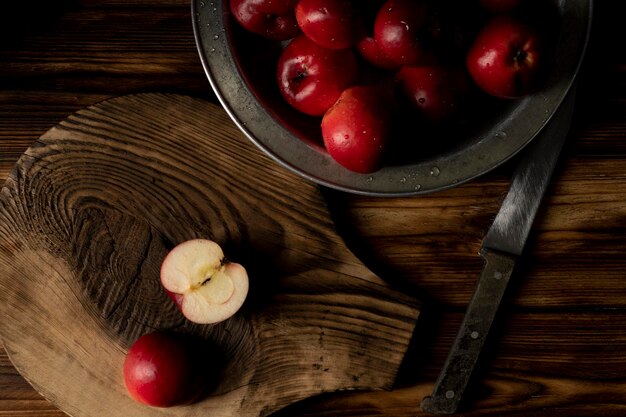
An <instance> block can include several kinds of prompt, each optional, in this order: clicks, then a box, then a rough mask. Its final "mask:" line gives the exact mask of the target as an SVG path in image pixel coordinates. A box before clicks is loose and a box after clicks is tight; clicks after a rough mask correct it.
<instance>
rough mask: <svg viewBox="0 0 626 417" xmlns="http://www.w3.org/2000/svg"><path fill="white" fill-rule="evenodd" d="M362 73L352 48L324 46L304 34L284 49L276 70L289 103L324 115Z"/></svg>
mask: <svg viewBox="0 0 626 417" xmlns="http://www.w3.org/2000/svg"><path fill="white" fill-rule="evenodd" d="M358 75H359V70H358V64H357V61H356V57H355V55H354V52H353V51H352V50H351V49H340V50H333V49H328V48H323V47H321V46H319V45H317V44H316V43H315V42H313V41H312V40H310V39H309V38H307V37H306V36H304V35H300V36H299V37H297V38H295V39H294V40H292V41H291V42H290V43H289V45H287V47H286V48H285V49H284V50H283V52H282V54H281V55H280V57H279V59H278V67H277V73H276V76H277V79H278V87H279V90H280V92H281V94H282V96H283V98H284V99H285V100H286V101H287V103H289V104H290V105H291V106H293V107H294V108H295V109H297V110H299V111H301V112H302V113H305V114H308V115H311V116H322V115H323V114H324V113H325V112H326V111H327V110H328V109H329V108H330V107H331V106H332V105H333V104H334V103H335V101H337V99H338V98H339V96H340V95H341V93H342V92H343V91H344V90H345V89H346V88H348V87H350V86H351V85H353V84H354V83H355V82H356V81H357V79H358Z"/></svg>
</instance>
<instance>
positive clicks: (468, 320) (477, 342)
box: [422, 249, 516, 414]
mask: <svg viewBox="0 0 626 417" xmlns="http://www.w3.org/2000/svg"><path fill="white" fill-rule="evenodd" d="M481 256H482V257H483V258H484V259H485V267H484V268H483V271H482V274H481V275H480V278H479V279H478V283H477V285H476V289H475V290H474V295H473V296H472V301H471V302H470V304H469V306H468V309H467V311H466V312H465V316H464V318H463V322H462V323H461V327H460V329H459V332H458V333H457V336H456V339H455V341H454V345H453V347H452V349H451V350H450V354H449V356H448V358H447V359H446V363H445V365H444V367H443V369H444V370H443V372H442V373H441V374H440V375H439V379H438V380H437V382H436V383H435V388H434V390H433V393H432V395H431V396H429V397H426V398H424V400H423V401H422V410H424V411H426V412H428V413H433V414H452V413H454V412H456V410H457V408H458V406H459V402H460V401H461V397H462V395H463V391H464V390H465V387H466V386H467V382H468V380H469V378H470V377H471V374H472V370H473V369H474V365H475V364H476V361H477V359H478V356H479V352H480V350H481V348H482V346H483V343H484V342H485V338H486V337H487V334H488V333H489V328H490V327H491V324H492V322H493V318H494V317H495V315H496V311H497V310H498V306H499V305H500V301H502V296H503V294H504V292H505V291H504V289H505V288H506V286H507V283H508V281H509V278H510V277H511V273H512V272H513V267H514V266H515V260H516V258H515V257H513V256H510V255H507V254H503V253H498V252H495V251H492V250H489V249H483V251H482V253H481Z"/></svg>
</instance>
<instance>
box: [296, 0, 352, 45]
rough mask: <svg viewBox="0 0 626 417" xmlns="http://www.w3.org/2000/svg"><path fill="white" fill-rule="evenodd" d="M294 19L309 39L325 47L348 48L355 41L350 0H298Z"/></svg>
mask: <svg viewBox="0 0 626 417" xmlns="http://www.w3.org/2000/svg"><path fill="white" fill-rule="evenodd" d="M296 20H297V21H298V25H300V28H301V29H302V32H304V34H305V35H306V36H307V37H308V38H309V39H311V40H312V41H313V42H315V43H316V44H318V45H320V46H323V47H325V48H330V49H343V48H349V47H351V46H352V45H353V44H354V43H355V41H356V23H355V16H354V11H353V7H352V2H351V1H350V0H300V1H299V2H298V5H297V6H296Z"/></svg>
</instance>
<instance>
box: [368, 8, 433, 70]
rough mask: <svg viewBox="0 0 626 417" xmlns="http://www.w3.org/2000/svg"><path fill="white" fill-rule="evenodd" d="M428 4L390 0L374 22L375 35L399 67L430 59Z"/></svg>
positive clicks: (390, 59)
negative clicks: (426, 43)
mask: <svg viewBox="0 0 626 417" xmlns="http://www.w3.org/2000/svg"><path fill="white" fill-rule="evenodd" d="M427 23H428V7H427V5H426V3H425V2H424V1H422V0H388V1H387V2H385V3H384V4H383V5H382V7H381V8H380V11H379V12H378V15H377V16H376V20H375V22H374V39H375V40H376V45H378V47H379V48H380V50H381V51H382V53H383V54H384V55H385V56H386V57H387V59H388V60H389V61H391V62H392V63H393V64H394V65H395V66H396V67H400V66H404V65H421V64H424V63H427V62H431V61H432V59H433V56H432V53H431V52H430V51H429V50H428V48H426V47H425V38H426V37H427V36H428V35H427V33H426V32H427V30H428V27H427Z"/></svg>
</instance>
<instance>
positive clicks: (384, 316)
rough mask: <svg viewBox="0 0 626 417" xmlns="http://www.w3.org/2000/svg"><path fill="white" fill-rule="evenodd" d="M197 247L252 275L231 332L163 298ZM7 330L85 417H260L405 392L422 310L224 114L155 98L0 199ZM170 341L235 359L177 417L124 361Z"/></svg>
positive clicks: (79, 134)
mask: <svg viewBox="0 0 626 417" xmlns="http://www.w3.org/2000/svg"><path fill="white" fill-rule="evenodd" d="M196 237H204V238H209V239H213V240H215V241H217V242H218V243H220V244H221V245H222V247H223V248H224V251H225V253H226V254H227V256H228V257H229V259H231V260H233V261H235V262H239V263H242V264H243V265H245V266H246V268H247V269H248V272H249V275H250V281H251V282H250V294H249V297H248V299H247V301H246V304H245V305H244V308H243V309H242V310H241V311H240V312H239V313H238V314H237V315H236V316H234V317H233V318H231V319H229V320H227V321H226V322H223V323H221V324H218V325H213V326H200V325H193V324H191V323H190V322H188V321H186V320H185V319H184V317H183V316H182V315H181V314H180V313H179V312H178V310H177V309H176V308H175V306H174V305H173V303H172V302H171V301H170V300H169V299H168V298H167V296H166V294H165V293H164V291H163V290H162V289H161V288H160V285H159V268H160V264H161V261H162V260H163V258H164V256H165V255H166V253H167V252H168V250H169V249H171V248H172V247H173V246H174V245H176V244H177V243H179V242H182V241H184V240H187V239H191V238H196ZM0 315H1V317H2V320H1V321H0V334H1V336H2V338H3V341H4V344H5V348H6V350H7V351H8V352H9V354H10V357H11V359H12V361H13V363H14V364H15V366H16V367H17V368H18V370H19V371H20V372H21V373H22V375H23V376H24V377H25V378H26V379H27V380H28V381H29V382H30V383H31V384H32V385H33V386H34V387H35V388H36V389H37V390H38V391H39V392H41V393H42V394H43V395H44V396H45V397H47V398H48V399H50V400H51V401H53V402H54V403H55V404H56V405H57V406H58V407H59V408H61V409H62V410H63V411H65V412H66V413H68V414H70V415H72V416H76V417H83V416H89V417H95V416H107V417H108V416H125V417H133V416H162V415H172V416H183V415H184V416H187V417H189V416H201V415H202V416H207V415H210V416H212V417H227V416H239V417H246V416H265V415H268V414H270V413H272V412H273V411H275V410H278V409H280V408H282V407H284V406H286V405H288V404H290V403H293V402H295V401H298V400H300V399H303V398H306V397H309V396H312V395H315V394H319V393H322V392H329V391H335V390H343V389H389V388H392V386H393V382H394V378H395V375H396V372H397V370H398V367H399V365H400V363H401V361H402V360H403V356H404V353H405V351H406V349H407V346H408V344H409V341H410V339H411V337H412V332H413V329H414V326H415V322H416V319H417V316H418V308H417V304H416V302H415V300H413V299H411V298H409V297H407V296H405V295H403V294H401V293H400V292H398V291H396V290H394V289H392V288H390V287H389V285H387V284H386V283H385V282H383V281H382V280H381V279H380V278H378V277H377V276H375V275H374V274H373V273H371V272H370V271H369V270H368V269H367V268H365V267H364V266H363V264H362V263H361V262H360V261H359V260H358V259H357V258H356V257H355V256H354V255H353V254H352V253H351V252H350V251H349V250H348V249H347V248H346V246H345V244H344V242H343V241H342V239H341V238H340V237H339V236H338V235H337V233H336V231H335V227H334V224H333V222H332V220H331V218H330V215H329V212H328V210H327V208H326V205H325V203H324V200H323V198H322V196H321V195H320V192H319V190H318V188H317V187H316V186H315V185H314V184H312V183H310V182H308V181H306V180H303V179H301V178H299V177H297V176H296V175H294V174H292V173H290V172H288V171H287V170H286V169H284V168H282V167H280V166H279V165H278V164H276V163H275V162H273V161H271V160H270V159H269V158H267V157H266V156H264V155H263V154H262V152H261V151H259V150H258V149H257V148H255V147H254V146H253V145H251V144H250V143H249V141H248V140H247V139H246V138H245V137H243V135H242V134H241V133H240V132H239V131H238V130H237V128H236V127H235V126H234V125H233V124H232V122H231V121H230V119H229V118H228V117H227V116H226V114H225V113H224V112H223V111H222V110H221V108H219V107H217V106H215V105H212V104H209V103H207V102H204V101H201V100H198V99H193V98H189V97H184V96H175V95H160V94H143V95H135V96H125V97H120V98H117V99H113V100H109V101H106V102H103V103H101V104H99V105H96V106H94V107H90V108H88V109H86V110H83V111H80V112H78V113H76V114H74V115H72V116H70V117H69V118H68V119H67V120H65V121H63V122H61V123H60V124H59V125H58V126H56V127H54V128H52V129H51V130H49V131H48V132H47V133H46V134H44V135H43V136H42V137H41V138H40V139H39V140H38V141H37V142H35V143H34V144H33V145H32V146H31V147H30V148H29V149H28V150H27V151H26V152H25V154H24V155H23V156H22V158H21V159H20V160H19V162H18V163H17V165H16V167H15V169H14V170H13V172H12V174H11V175H10V177H9V179H8V180H7V182H6V184H5V186H4V188H3V189H2V195H1V196H0ZM154 329H171V330H175V331H179V332H184V333H193V334H197V335H200V336H201V337H203V338H206V339H208V340H210V341H211V342H214V343H217V344H218V345H219V346H220V347H221V348H222V349H223V350H225V352H226V358H227V359H226V364H225V370H226V372H225V373H224V378H222V379H221V382H220V385H219V387H218V388H217V390H216V391H215V393H213V394H212V395H211V396H209V397H207V398H205V399H204V400H202V401H201V402H199V403H196V404H194V405H191V406H185V407H175V408H171V409H157V408H150V407H146V406H142V405H140V404H138V403H136V402H134V401H132V400H131V399H130V398H129V397H128V395H127V394H126V391H125V388H124V385H123V380H122V373H121V368H122V363H123V360H124V355H125V353H126V351H127V349H128V348H129V347H130V345H131V344H132V342H133V341H134V340H136V339H137V337H139V336H140V335H142V334H144V333H147V332H150V331H152V330H154Z"/></svg>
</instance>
